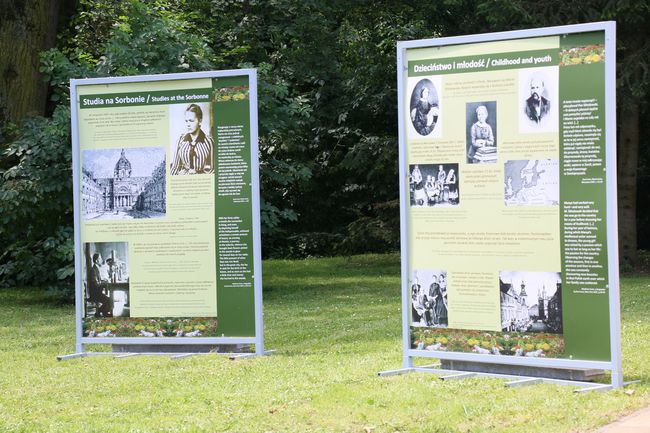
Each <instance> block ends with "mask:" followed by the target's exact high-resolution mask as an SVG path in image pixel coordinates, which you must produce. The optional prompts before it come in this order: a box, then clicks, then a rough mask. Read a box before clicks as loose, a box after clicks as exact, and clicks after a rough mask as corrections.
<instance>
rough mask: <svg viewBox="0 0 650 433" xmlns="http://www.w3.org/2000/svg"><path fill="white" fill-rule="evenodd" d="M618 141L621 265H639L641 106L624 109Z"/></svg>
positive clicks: (629, 106) (636, 104) (633, 105)
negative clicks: (638, 191) (637, 211)
mask: <svg viewBox="0 0 650 433" xmlns="http://www.w3.org/2000/svg"><path fill="white" fill-rule="evenodd" d="M619 128H620V130H619V140H618V167H617V171H618V242H619V256H620V262H621V264H622V265H628V266H634V265H635V264H636V262H637V239H636V178H637V175H636V172H637V165H638V160H639V104H638V103H632V104H630V105H628V106H626V107H625V108H624V111H623V112H622V113H621V119H620V121H619Z"/></svg>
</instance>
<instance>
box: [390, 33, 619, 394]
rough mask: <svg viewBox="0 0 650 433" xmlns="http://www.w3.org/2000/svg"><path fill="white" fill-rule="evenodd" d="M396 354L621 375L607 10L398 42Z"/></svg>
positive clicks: (408, 358)
mask: <svg viewBox="0 0 650 433" xmlns="http://www.w3.org/2000/svg"><path fill="white" fill-rule="evenodd" d="M397 55H398V61H397V67H398V98H399V99H398V100H399V104H398V106H399V144H400V192H401V194H400V197H401V221H402V228H401V239H402V306H403V329H404V331H403V338H404V364H405V365H404V366H405V367H406V368H409V367H411V366H412V358H413V357H432V358H440V359H445V360H456V361H469V362H478V363H492V364H507V365H520V366H534V367H553V368H568V369H571V368H576V369H579V368H592V369H603V370H610V371H611V372H612V385H614V386H620V385H621V384H622V377H621V364H620V318H619V316H620V313H619V278H618V252H617V231H616V226H617V216H616V160H615V156H616V155H615V150H616V145H615V131H616V124H615V106H616V100H615V23H613V22H607V23H594V24H581V25H574V26H563V27H553V28H544V29H535V30H524V31H515V32H506V33H493V34H483V35H472V36H461V37H451V38H438V39H429V40H421V41H409V42H400V43H399V44H398V47H397Z"/></svg>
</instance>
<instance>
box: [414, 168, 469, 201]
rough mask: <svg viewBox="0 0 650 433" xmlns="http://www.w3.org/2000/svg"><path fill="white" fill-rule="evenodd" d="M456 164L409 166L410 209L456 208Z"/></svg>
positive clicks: (458, 196)
mask: <svg viewBox="0 0 650 433" xmlns="http://www.w3.org/2000/svg"><path fill="white" fill-rule="evenodd" d="M459 181H460V179H459V173H458V164H454V163H444V164H413V165H410V166H409V190H410V197H411V206H412V207H436V206H438V207H440V206H458V204H459V203H460V193H459V188H458V185H459Z"/></svg>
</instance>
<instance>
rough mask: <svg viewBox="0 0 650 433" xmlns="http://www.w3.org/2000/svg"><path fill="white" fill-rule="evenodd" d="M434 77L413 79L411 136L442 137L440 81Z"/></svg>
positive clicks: (410, 104)
mask: <svg viewBox="0 0 650 433" xmlns="http://www.w3.org/2000/svg"><path fill="white" fill-rule="evenodd" d="M437 78H438V79H437V80H436V79H434V77H431V79H429V78H423V79H415V80H417V81H415V80H414V79H411V80H410V81H411V82H412V83H413V85H412V90H411V98H410V103H409V118H410V127H409V136H410V138H423V137H432V138H433V137H440V135H441V128H440V125H439V120H440V95H439V90H438V89H440V83H438V85H437V86H436V83H435V81H440V80H439V77H437Z"/></svg>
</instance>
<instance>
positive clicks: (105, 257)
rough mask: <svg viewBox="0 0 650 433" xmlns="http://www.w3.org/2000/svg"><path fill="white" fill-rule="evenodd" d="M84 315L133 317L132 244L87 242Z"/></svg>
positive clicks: (85, 245)
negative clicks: (130, 300) (131, 287)
mask: <svg viewBox="0 0 650 433" xmlns="http://www.w3.org/2000/svg"><path fill="white" fill-rule="evenodd" d="M83 278H84V281H83V286H84V292H85V293H84V294H85V296H84V299H85V317H130V315H131V313H130V304H129V246H128V243H126V242H88V243H84V272H83Z"/></svg>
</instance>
